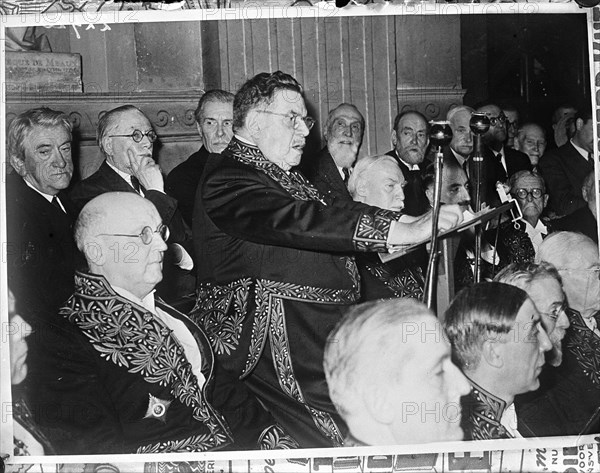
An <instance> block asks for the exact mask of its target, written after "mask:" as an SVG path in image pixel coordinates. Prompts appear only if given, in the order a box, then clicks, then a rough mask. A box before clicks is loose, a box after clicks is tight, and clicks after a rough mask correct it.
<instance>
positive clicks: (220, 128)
mask: <svg viewBox="0 0 600 473" xmlns="http://www.w3.org/2000/svg"><path fill="white" fill-rule="evenodd" d="M224 134H225V127H224V126H223V123H217V136H223V135H224Z"/></svg>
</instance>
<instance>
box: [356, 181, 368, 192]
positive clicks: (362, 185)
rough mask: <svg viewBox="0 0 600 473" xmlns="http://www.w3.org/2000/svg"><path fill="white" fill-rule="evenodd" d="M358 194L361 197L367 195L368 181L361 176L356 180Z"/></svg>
mask: <svg viewBox="0 0 600 473" xmlns="http://www.w3.org/2000/svg"><path fill="white" fill-rule="evenodd" d="M356 195H358V196H359V197H367V182H366V180H365V179H361V178H360V177H359V178H358V179H357V180H356Z"/></svg>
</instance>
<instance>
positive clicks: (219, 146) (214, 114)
mask: <svg viewBox="0 0 600 473" xmlns="http://www.w3.org/2000/svg"><path fill="white" fill-rule="evenodd" d="M194 116H195V117H196V127H197V128H198V133H199V134H200V138H201V139H202V146H201V147H200V149H199V150H198V151H196V152H195V153H194V154H192V155H191V156H190V157H189V158H188V159H187V160H185V161H184V162H182V163H181V164H179V165H178V166H177V167H175V168H174V169H172V170H171V172H170V173H169V175H168V176H167V179H166V181H165V188H166V190H167V193H168V194H169V195H172V196H173V197H175V198H176V199H177V204H178V207H179V211H180V212H181V215H182V216H183V219H184V220H185V223H187V225H188V226H189V227H190V228H192V215H193V213H194V201H195V199H196V189H197V187H198V182H200V176H201V175H202V171H203V170H204V166H205V165H206V161H207V160H208V159H209V156H210V154H211V153H221V152H222V151H223V150H224V149H225V148H226V147H227V145H228V144H229V142H230V141H231V137H232V136H233V128H232V124H233V94H232V93H231V92H226V91H224V90H219V89H215V90H208V91H206V92H205V93H204V95H202V97H201V98H200V101H199V102H198V107H196V111H195V112H194Z"/></svg>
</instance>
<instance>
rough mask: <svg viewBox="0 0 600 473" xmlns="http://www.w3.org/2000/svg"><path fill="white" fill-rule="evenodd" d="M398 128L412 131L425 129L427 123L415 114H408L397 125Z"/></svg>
mask: <svg viewBox="0 0 600 473" xmlns="http://www.w3.org/2000/svg"><path fill="white" fill-rule="evenodd" d="M398 128H399V129H400V130H402V129H403V128H413V129H425V128H427V122H426V121H425V120H423V117H421V116H420V115H417V114H416V113H409V114H407V115H405V116H403V117H402V118H401V119H400V123H398Z"/></svg>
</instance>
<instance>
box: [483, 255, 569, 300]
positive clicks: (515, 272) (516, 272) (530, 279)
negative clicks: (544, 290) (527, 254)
mask: <svg viewBox="0 0 600 473" xmlns="http://www.w3.org/2000/svg"><path fill="white" fill-rule="evenodd" d="M547 278H551V279H555V280H556V281H557V282H558V283H559V284H560V285H561V286H562V278H561V277H560V274H559V273H558V271H557V269H556V268H555V267H554V266H553V265H552V264H551V263H548V262H547V261H540V262H539V263H511V264H509V265H508V266H506V267H505V268H504V269H502V271H500V272H499V273H498V274H497V275H496V277H495V278H494V281H496V282H502V283H504V284H510V285H511V286H516V287H519V288H521V289H523V290H524V291H525V292H529V288H530V287H531V285H532V284H533V283H534V281H538V280H540V279H547Z"/></svg>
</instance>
